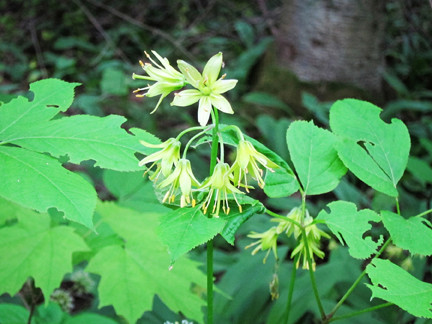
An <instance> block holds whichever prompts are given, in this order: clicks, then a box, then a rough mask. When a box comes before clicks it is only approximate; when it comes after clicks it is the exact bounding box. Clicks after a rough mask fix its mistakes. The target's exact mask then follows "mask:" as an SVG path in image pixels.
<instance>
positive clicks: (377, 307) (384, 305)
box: [327, 303, 394, 323]
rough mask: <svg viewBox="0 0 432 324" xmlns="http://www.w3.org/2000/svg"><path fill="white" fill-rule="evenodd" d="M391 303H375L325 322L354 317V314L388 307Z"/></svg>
mask: <svg viewBox="0 0 432 324" xmlns="http://www.w3.org/2000/svg"><path fill="white" fill-rule="evenodd" d="M391 305H394V304H393V303H385V304H381V305H377V306H374V307H369V308H366V309H363V310H361V311H357V312H352V313H349V314H346V315H341V316H337V317H333V318H332V319H330V320H329V321H327V323H331V322H335V321H338V320H341V319H345V318H350V317H354V316H357V315H361V314H364V313H368V312H372V311H374V310H377V309H380V308H384V307H388V306H391Z"/></svg>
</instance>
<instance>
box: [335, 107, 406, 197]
mask: <svg viewBox="0 0 432 324" xmlns="http://www.w3.org/2000/svg"><path fill="white" fill-rule="evenodd" d="M380 113H381V108H378V107H377V106H375V105H373V104H371V103H368V102H365V101H360V100H355V99H344V100H339V101H337V102H336V103H335V104H334V105H333V106H332V107H331V109H330V126H331V128H332V130H333V132H334V133H335V134H336V135H337V136H339V137H340V143H339V144H338V145H337V150H338V153H339V157H340V158H341V160H342V161H343V162H344V164H345V165H346V166H347V167H348V168H349V169H350V170H351V171H352V172H353V173H354V174H355V175H356V176H357V177H358V178H359V179H360V180H362V181H363V182H365V183H366V184H368V185H370V186H371V187H372V188H374V189H376V190H378V191H381V192H383V193H385V194H387V195H390V196H392V197H397V195H398V193H397V190H396V185H397V183H398V181H399V180H400V178H401V177H402V175H403V172H404V170H405V168H406V165H407V161H408V155H409V150H410V145H411V144H410V137H409V134H408V129H407V127H406V126H405V125H404V123H403V122H401V121H400V120H398V119H392V123H391V124H387V123H385V122H383V121H382V120H381V119H380V117H379V115H380ZM359 143H360V144H362V145H364V148H363V147H362V146H361V145H360V144H359Z"/></svg>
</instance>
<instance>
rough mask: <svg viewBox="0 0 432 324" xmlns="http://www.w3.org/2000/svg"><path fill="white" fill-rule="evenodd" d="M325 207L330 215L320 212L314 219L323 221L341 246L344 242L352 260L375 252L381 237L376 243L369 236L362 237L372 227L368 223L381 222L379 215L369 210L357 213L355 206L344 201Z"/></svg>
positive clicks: (381, 239) (363, 257)
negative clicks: (328, 209)
mask: <svg viewBox="0 0 432 324" xmlns="http://www.w3.org/2000/svg"><path fill="white" fill-rule="evenodd" d="M327 207H328V208H330V213H327V212H326V211H325V210H322V211H321V212H320V213H319V214H318V216H317V218H316V219H323V220H325V222H326V224H327V226H328V227H329V228H330V230H331V231H332V232H333V234H334V235H336V237H337V238H338V239H339V241H340V242H341V243H342V244H344V241H345V242H346V244H347V245H348V246H349V254H350V255H351V256H352V257H353V258H357V259H366V258H368V257H369V256H370V255H371V254H373V253H375V252H376V250H377V248H378V247H379V246H380V245H381V244H382V242H383V238H382V236H380V238H379V240H378V242H374V241H373V240H372V238H371V237H370V236H367V237H365V238H363V236H364V233H365V232H366V231H368V230H370V229H371V227H372V226H371V224H369V222H371V221H372V222H380V221H381V218H380V217H379V215H377V214H376V213H375V212H374V211H372V210H370V209H363V210H360V211H357V207H356V205H355V204H353V203H350V202H346V201H334V202H332V203H330V204H328V205H327Z"/></svg>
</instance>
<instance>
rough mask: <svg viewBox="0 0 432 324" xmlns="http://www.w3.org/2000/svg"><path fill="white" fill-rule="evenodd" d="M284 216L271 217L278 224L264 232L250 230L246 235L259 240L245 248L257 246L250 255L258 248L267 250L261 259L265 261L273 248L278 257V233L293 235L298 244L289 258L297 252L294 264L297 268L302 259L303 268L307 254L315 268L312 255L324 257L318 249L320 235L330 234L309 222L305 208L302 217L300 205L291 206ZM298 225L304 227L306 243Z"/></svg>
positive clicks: (306, 261) (311, 219) (311, 220)
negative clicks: (283, 217)
mask: <svg viewBox="0 0 432 324" xmlns="http://www.w3.org/2000/svg"><path fill="white" fill-rule="evenodd" d="M286 218H287V220H283V219H280V218H275V219H272V221H273V222H278V223H279V224H278V225H277V226H273V227H272V228H270V229H269V230H267V231H266V232H264V233H256V232H252V233H251V234H249V235H248V237H250V238H257V239H259V240H258V241H256V242H254V243H252V244H250V245H248V246H246V249H247V248H249V247H251V246H254V245H257V247H256V248H255V249H254V250H253V251H252V255H254V254H256V253H257V252H258V251H259V250H263V251H266V250H268V251H267V254H266V256H265V258H264V260H263V262H264V263H265V261H266V259H267V257H268V255H269V253H270V250H273V253H274V255H275V258H276V259H278V257H277V239H278V236H279V235H280V234H282V233H285V234H286V235H287V236H291V235H294V237H295V239H296V240H297V242H298V245H297V246H296V248H295V249H294V250H293V251H292V253H291V258H294V257H295V256H296V255H297V254H298V255H299V259H298V262H297V264H296V266H297V268H298V267H299V264H300V259H302V264H303V269H308V268H309V266H308V265H309V263H308V255H309V257H310V258H311V259H312V268H313V270H315V261H314V260H313V259H314V258H313V256H314V255H316V256H317V257H319V258H321V259H322V258H323V257H324V252H323V251H321V250H320V241H321V237H326V238H330V236H329V235H328V234H327V233H325V232H323V231H322V230H320V229H319V228H318V227H317V226H316V225H315V224H311V223H312V222H313V218H312V217H311V216H310V215H309V212H308V210H307V209H306V210H305V215H304V217H303V214H302V210H301V208H300V207H296V208H293V209H292V210H291V211H290V212H289V214H288V215H287V216H286ZM300 226H301V227H303V228H304V231H305V234H306V241H307V244H305V241H304V238H303V237H302V235H303V232H302V230H301V228H300Z"/></svg>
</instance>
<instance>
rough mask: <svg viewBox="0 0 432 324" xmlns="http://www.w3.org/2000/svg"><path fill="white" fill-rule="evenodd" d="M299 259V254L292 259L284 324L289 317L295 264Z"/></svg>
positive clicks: (295, 269) (295, 271)
mask: <svg viewBox="0 0 432 324" xmlns="http://www.w3.org/2000/svg"><path fill="white" fill-rule="evenodd" d="M299 257H300V254H297V255H296V257H295V258H294V263H293V269H292V271H291V280H290V286H289V291H288V301H287V305H286V314H285V323H286V324H288V320H289V315H290V309H291V302H292V296H293V293H294V284H295V279H296V273H297V262H298V259H299Z"/></svg>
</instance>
